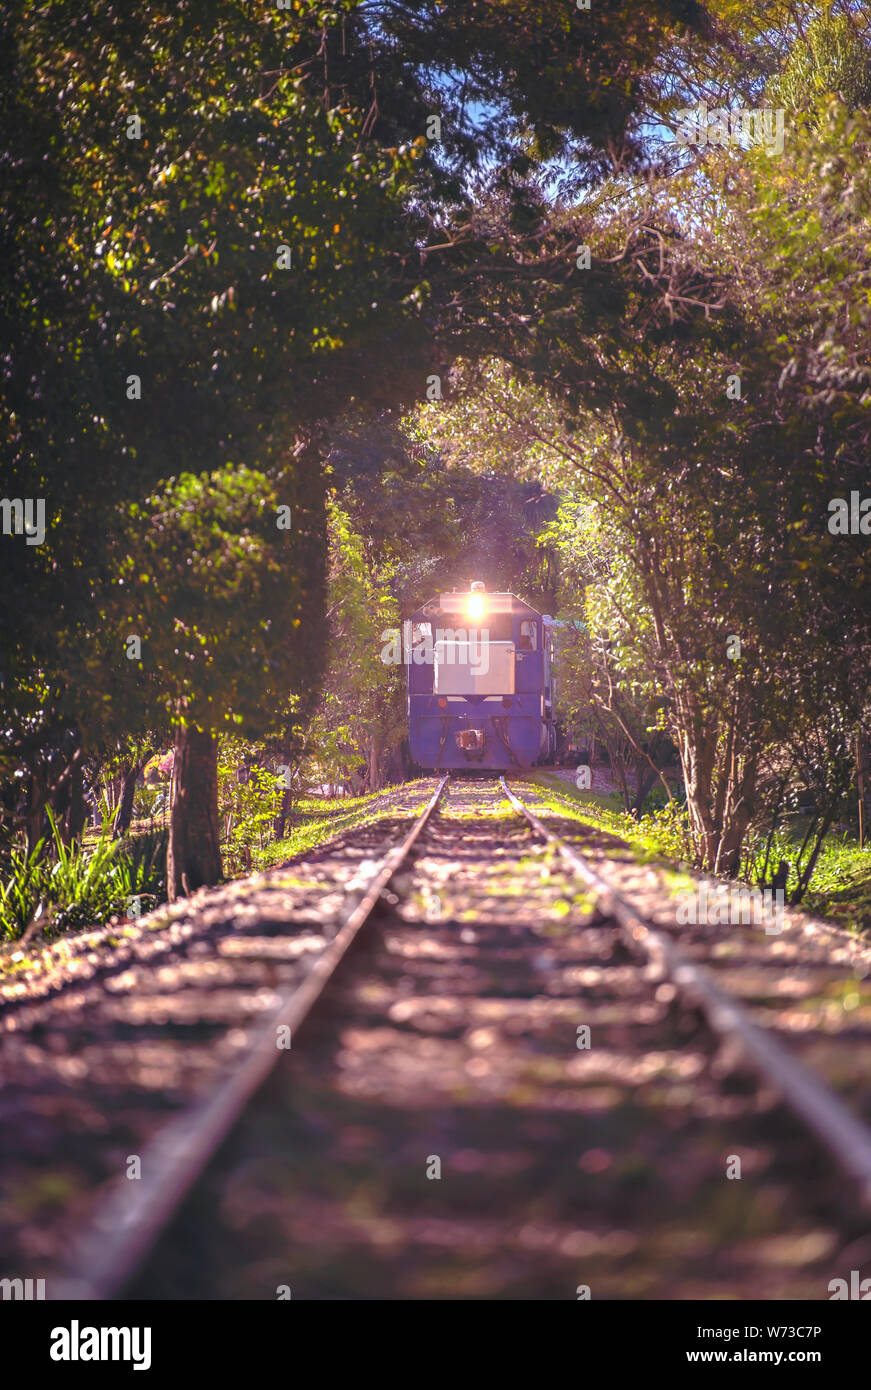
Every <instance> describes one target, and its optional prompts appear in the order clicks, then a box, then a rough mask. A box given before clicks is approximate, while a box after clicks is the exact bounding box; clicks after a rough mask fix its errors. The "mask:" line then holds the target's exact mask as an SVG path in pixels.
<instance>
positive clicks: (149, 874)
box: [0, 811, 166, 940]
mask: <svg viewBox="0 0 871 1390" xmlns="http://www.w3.org/2000/svg"><path fill="white" fill-rule="evenodd" d="M48 815H49V819H50V821H51V827H52V839H53V849H54V859H53V860H52V859H51V858H47V857H45V856H44V855H43V849H44V846H43V844H42V843H40V844H38V845H36V846H34V848H33V849H32V850H31V851H30V852H29V853H28V852H27V851H26V850H25V849H24V848H23V847H21V846H13V847H12V849H11V851H10V852H9V854H8V856H7V859H6V863H5V868H4V873H5V875H6V876H5V881H4V882H3V884H2V887H0V934H2V935H3V936H6V937H8V938H10V939H12V940H15V939H16V938H17V937H19V936H20V935H21V934H22V932H23V931H24V930H25V929H26V928H27V926H28V925H29V923H30V922H31V920H32V919H33V918H34V916H36V914H37V910H38V909H39V917H42V918H44V926H43V930H44V931H51V932H52V933H57V932H63V931H70V930H79V929H81V928H83V927H90V926H101V925H102V924H103V923H105V922H107V921H108V920H109V918H110V917H112V916H115V915H116V914H120V915H124V914H125V913H126V910H127V906H128V900H129V899H130V898H131V897H139V898H141V899H142V902H141V909H142V911H143V912H147V911H148V910H149V909H150V908H151V907H154V906H156V904H157V903H158V902H161V901H163V898H164V896H165V893H164V887H165V881H166V835H165V833H163V832H159V831H158V832H153V833H150V834H144V835H138V836H135V837H133V838H131V839H129V840H113V839H112V837H111V831H110V830H108V829H106V830H104V831H103V833H102V834H101V835H100V837H99V839H98V840H97V842H96V843H95V844H93V845H91V846H89V847H86V846H84V845H82V844H81V843H80V842H77V841H76V842H73V843H72V844H70V845H67V844H65V843H64V841H63V838H62V836H61V834H60V830H59V827H58V824H57V822H56V820H55V819H54V817H53V815H52V814H51V811H49V812H48ZM37 920H38V919H37Z"/></svg>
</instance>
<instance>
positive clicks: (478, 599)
mask: <svg viewBox="0 0 871 1390" xmlns="http://www.w3.org/2000/svg"><path fill="white" fill-rule="evenodd" d="M485 611H486V609H485V604H484V595H483V594H472V595H471V596H470V597H469V598H468V599H467V600H466V613H467V614H468V616H469V617H470V618H471V619H472V621H473V622H478V621H480V619H481V618H483V616H484V613H485Z"/></svg>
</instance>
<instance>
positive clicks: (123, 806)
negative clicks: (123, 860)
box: [112, 757, 148, 840]
mask: <svg viewBox="0 0 871 1390" xmlns="http://www.w3.org/2000/svg"><path fill="white" fill-rule="evenodd" d="M147 761H148V758H147V757H146V758H145V759H144V760H143V761H142V762H140V761H138V760H137V761H135V762H132V763H128V764H127V765H126V767H125V769H124V772H123V773H122V775H121V795H120V796H119V798H118V809H117V811H116V812H115V821H114V824H113V826H112V838H113V840H118V839H120V837H121V836H122V835H126V834H127V831H128V830H129V829H130V822H131V820H132V819H133V797H134V796H135V794H136V783H137V781H138V779H139V774H140V772H141V771H142V769H143V767H144V766H145V763H146V762H147Z"/></svg>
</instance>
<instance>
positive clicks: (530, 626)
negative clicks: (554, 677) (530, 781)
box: [403, 582, 554, 772]
mask: <svg viewBox="0 0 871 1390" xmlns="http://www.w3.org/2000/svg"><path fill="white" fill-rule="evenodd" d="M550 645H551V644H550V633H549V629H548V625H547V621H546V620H545V619H544V618H543V617H542V614H540V613H538V612H537V611H536V610H535V609H534V608H532V607H531V606H530V605H529V604H528V603H524V602H523V600H522V599H519V598H517V596H516V595H515V594H504V593H499V594H497V593H489V594H488V593H486V591H485V589H484V585H483V584H481V583H480V582H478V583H474V584H472V586H471V588H470V589H469V591H468V592H467V593H463V592H448V593H442V594H439V595H438V597H436V598H434V599H431V600H430V601H429V602H428V603H425V604H424V605H423V606H422V607H421V608H419V609H418V610H417V612H416V613H414V614H412V616H411V618H410V619H408V620H407V621H406V622H405V623H404V625H403V647H404V653H403V654H404V659H405V663H406V670H407V672H408V726H409V742H410V749H411V756H412V758H413V759H414V761H415V762H416V763H417V764H418V766H419V767H421V768H423V769H427V770H434V771H440V770H446V769H461V768H462V769H468V770H474V769H481V770H486V771H494V772H495V771H503V772H504V771H507V770H509V769H511V768H515V769H516V768H528V767H532V766H534V765H535V764H536V763H541V762H546V761H549V760H550V759H551V757H552V754H553V750H554V727H553V699H552V685H551V669H550V668H551V651H550Z"/></svg>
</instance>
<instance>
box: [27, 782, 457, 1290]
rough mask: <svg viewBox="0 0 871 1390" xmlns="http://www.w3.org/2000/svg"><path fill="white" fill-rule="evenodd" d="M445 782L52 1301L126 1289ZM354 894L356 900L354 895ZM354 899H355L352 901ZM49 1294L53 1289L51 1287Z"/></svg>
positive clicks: (119, 1188) (109, 1217)
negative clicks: (300, 978) (279, 1035)
mask: <svg viewBox="0 0 871 1390" xmlns="http://www.w3.org/2000/svg"><path fill="white" fill-rule="evenodd" d="M449 781H450V774H449V773H448V774H446V775H445V776H444V777H442V780H441V781H440V783H439V785H438V787H437V788H436V790H435V792H434V793H433V795H432V797H431V798H430V800H429V801H428V802H427V805H426V806H425V808H424V810H423V811H422V812H421V814H420V816H418V818H417V820H416V821H415V823H414V825H413V826H412V828H411V830H410V831H409V833H408V834H407V835H406V836H405V838H404V839H403V840H402V841H401V843H400V844H398V845H395V846H394V847H393V848H392V849H391V850H389V851H388V853H387V854H386V855H385V856H384V857H383V859H382V860H381V861H380V863H379V864H378V866H377V867H376V869H375V870H374V872H373V873H372V874H370V876H369V877H368V879H367V880H366V882H365V885H363V886H362V896H361V897H360V899H359V901H358V902H357V903H356V905H355V906H354V907H353V909H352V910H351V911H350V912H349V913H348V915H347V917H346V918H345V919H344V921H343V922H342V925H341V927H340V929H339V931H338V932H337V933H336V935H335V936H334V937H333V939H332V941H331V942H330V943H329V945H328V946H326V947H325V948H324V950H323V951H322V952H321V954H320V955H319V956H318V957H317V960H316V961H315V963H314V965H313V967H312V968H311V970H310V971H309V972H308V974H307V975H306V977H305V979H304V980H303V981H302V983H301V984H299V985H298V986H297V987H296V988H295V989H293V990H291V992H290V993H289V994H288V995H287V997H286V998H285V999H283V1000H282V1002H281V1004H280V1005H279V1007H278V1008H277V1009H276V1010H275V1011H274V1013H273V1014H272V1015H271V1017H270V1019H269V1022H268V1023H266V1024H265V1025H264V1026H263V1027H262V1028H261V1029H260V1031H259V1032H258V1033H257V1036H256V1037H255V1039H254V1041H253V1042H252V1045H251V1047H250V1048H249V1049H248V1051H247V1053H246V1054H245V1056H244V1058H243V1059H242V1061H241V1062H240V1063H239V1064H238V1065H237V1066H236V1067H234V1069H233V1071H232V1072H231V1073H230V1075H229V1076H227V1077H226V1078H225V1079H224V1080H223V1081H222V1082H221V1083H220V1084H219V1085H218V1086H217V1088H216V1089H215V1090H214V1091H213V1092H211V1093H210V1094H209V1095H208V1096H207V1097H205V1098H204V1099H203V1100H201V1101H199V1102H195V1103H194V1104H193V1106H191V1107H190V1109H188V1110H186V1111H184V1113H183V1114H181V1115H179V1116H178V1117H177V1118H176V1119H174V1120H170V1121H169V1122H168V1123H167V1124H166V1125H164V1126H163V1127H162V1128H161V1129H160V1130H158V1132H157V1134H156V1135H155V1136H154V1138H153V1139H151V1140H150V1141H149V1143H148V1144H147V1145H146V1147H145V1149H144V1152H143V1153H142V1155H141V1160H142V1162H141V1171H142V1177H141V1178H140V1179H139V1180H138V1181H135V1182H131V1181H129V1180H128V1179H126V1178H119V1179H117V1180H116V1181H115V1183H114V1184H113V1186H112V1188H111V1189H110V1191H109V1193H108V1194H107V1196H106V1198H105V1201H104V1202H103V1204H102V1208H101V1211H100V1214H99V1215H98V1216H97V1218H96V1219H95V1220H94V1222H93V1223H92V1225H91V1226H90V1227H89V1228H88V1230H87V1231H86V1233H85V1235H84V1237H83V1238H82V1239H81V1240H80V1241H79V1243H78V1244H77V1247H76V1249H75V1250H74V1253H73V1256H72V1258H71V1260H70V1261H69V1263H68V1268H69V1269H70V1271H71V1272H70V1274H69V1276H68V1277H66V1278H63V1279H61V1280H58V1281H50V1284H49V1289H48V1292H49V1297H50V1298H53V1299H65V1300H66V1299H71V1300H73V1299H111V1298H113V1297H117V1296H118V1295H119V1293H121V1292H122V1291H123V1289H124V1287H125V1285H127V1284H129V1283H130V1280H131V1278H132V1276H133V1275H134V1274H135V1273H136V1271H137V1270H138V1269H139V1268H140V1267H141V1265H142V1264H143V1262H144V1261H145V1259H146V1257H147V1256H148V1254H149V1253H150V1252H151V1250H152V1249H153V1248H154V1245H155V1244H156V1242H157V1240H158V1239H159V1237H160V1236H161V1234H162V1233H163V1231H164V1230H165V1229H166V1227H167V1225H168V1224H169V1222H170V1220H171V1219H172V1217H173V1216H174V1214H175V1212H176V1211H177V1210H178V1208H179V1206H180V1205H181V1203H182V1201H183V1200H184V1198H185V1197H186V1196H187V1194H188V1193H189V1192H190V1190H191V1188H192V1187H193V1186H194V1184H195V1183H196V1182H197V1180H198V1178H199V1177H200V1176H201V1175H202V1173H203V1171H204V1170H205V1168H206V1167H207V1165H208V1163H209V1161H210V1160H211V1158H212V1157H213V1156H214V1154H215V1153H216V1151H217V1149H218V1148H219V1146H220V1145H221V1144H222V1143H223V1141H224V1140H225V1139H226V1137H227V1135H228V1134H229V1133H230V1131H231V1130H232V1129H233V1127H234V1125H235V1124H236V1122H237V1121H238V1119H239V1117H240V1115H241V1114H242V1113H243V1111H244V1109H245V1107H246V1105H247V1104H248V1103H249V1102H250V1101H251V1099H252V1098H253V1096H254V1095H255V1094H256V1093H257V1091H258V1090H259V1089H260V1087H261V1086H262V1085H263V1083H264V1082H265V1081H266V1079H267V1077H268V1076H269V1074H270V1073H271V1071H272V1069H273V1067H274V1066H275V1064H276V1061H277V1059H278V1055H279V1049H278V1048H277V1047H276V1029H278V1028H282V1027H287V1028H289V1029H290V1030H291V1034H290V1036H291V1038H293V1035H294V1033H295V1032H297V1031H298V1030H299V1028H300V1026H301V1025H302V1023H303V1021H304V1020H305V1019H306V1017H307V1016H308V1015H309V1014H310V1012H311V1010H312V1008H313V1007H314V1005H315V1004H316V1003H317V1001H318V999H319V998H320V996H321V995H322V993H323V991H324V989H325V987H326V985H327V984H328V983H329V981H330V979H331V978H332V976H333V974H334V973H335V971H336V968H337V967H338V965H339V963H340V962H341V960H342V959H343V958H344V956H345V955H346V954H347V952H348V950H349V948H350V947H351V945H352V944H353V942H354V940H355V939H356V937H357V936H358V935H359V933H360V930H361V928H362V927H363V926H364V925H365V923H366V922H367V921H368V920H369V918H370V917H371V915H372V912H373V909H374V908H375V905H376V903H377V902H378V900H379V898H380V897H381V894H382V893H383V892H384V889H385V888H386V887H387V885H388V883H389V882H390V880H391V879H392V878H393V876H394V874H395V873H396V872H397V870H398V869H399V868H400V866H401V865H402V863H403V861H404V860H405V859H406V858H407V856H408V854H409V853H410V851H411V849H412V848H413V846H414V844H415V843H416V841H417V839H418V837H419V835H420V834H421V831H422V830H423V829H424V827H425V825H426V824H427V822H428V821H429V819H430V816H431V815H432V813H433V811H434V810H435V808H436V806H437V805H438V803H439V801H440V799H441V796H442V793H443V792H444V789H445V787H446V786H447V784H448V782H449ZM360 891H361V890H360V888H358V889H357V892H360ZM354 896H356V893H355V894H354ZM52 1286H53V1287H52Z"/></svg>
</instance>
